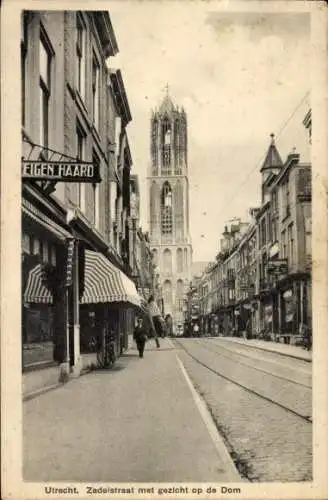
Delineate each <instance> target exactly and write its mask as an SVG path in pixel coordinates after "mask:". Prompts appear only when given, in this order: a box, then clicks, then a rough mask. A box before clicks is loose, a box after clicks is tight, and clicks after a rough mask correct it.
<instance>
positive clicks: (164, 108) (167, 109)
mask: <svg viewBox="0 0 328 500" xmlns="http://www.w3.org/2000/svg"><path fill="white" fill-rule="evenodd" d="M173 111H174V104H173V102H172V99H171V97H170V95H169V87H168V85H167V86H166V95H165V97H164V99H163V101H162V104H161V105H160V107H159V112H160V113H162V114H164V113H172V112H173Z"/></svg>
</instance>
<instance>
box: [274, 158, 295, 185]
mask: <svg viewBox="0 0 328 500" xmlns="http://www.w3.org/2000/svg"><path fill="white" fill-rule="evenodd" d="M299 159H300V155H299V154H298V153H291V154H289V155H288V157H287V160H286V163H285V165H284V167H283V169H282V170H281V172H280V173H279V174H278V175H277V177H276V180H275V185H276V186H278V185H279V184H280V182H281V181H282V180H283V179H284V177H286V175H287V173H288V172H289V170H290V169H291V167H292V166H293V165H295V164H298V163H299Z"/></svg>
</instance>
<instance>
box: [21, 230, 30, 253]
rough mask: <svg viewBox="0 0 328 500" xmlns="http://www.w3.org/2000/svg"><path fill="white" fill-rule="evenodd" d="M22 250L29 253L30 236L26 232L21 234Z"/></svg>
mask: <svg viewBox="0 0 328 500" xmlns="http://www.w3.org/2000/svg"><path fill="white" fill-rule="evenodd" d="M22 250H23V252H25V253H28V254H30V253H31V237H30V235H29V234H27V233H23V234H22Z"/></svg>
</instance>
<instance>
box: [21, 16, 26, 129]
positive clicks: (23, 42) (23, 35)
mask: <svg viewBox="0 0 328 500" xmlns="http://www.w3.org/2000/svg"><path fill="white" fill-rule="evenodd" d="M26 58H27V13H26V12H23V13H22V17H21V84H22V88H21V92H22V95H21V102H22V125H23V126H25V120H26V98H25V88H26Z"/></svg>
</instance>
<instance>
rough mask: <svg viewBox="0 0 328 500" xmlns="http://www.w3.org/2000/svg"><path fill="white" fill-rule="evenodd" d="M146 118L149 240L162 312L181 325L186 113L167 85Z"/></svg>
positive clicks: (186, 262)
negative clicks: (160, 294) (162, 306)
mask: <svg viewBox="0 0 328 500" xmlns="http://www.w3.org/2000/svg"><path fill="white" fill-rule="evenodd" d="M165 90H166V92H165V96H164V98H163V99H162V102H161V103H160V105H159V108H158V109H157V110H155V111H154V112H153V113H152V116H151V123H150V130H151V134H150V167H149V168H150V171H149V177H148V179H149V201H150V204H149V215H150V241H151V245H152V249H153V255H154V260H155V264H156V265H157V266H158V268H159V272H160V278H161V281H162V285H163V292H164V309H165V314H171V315H172V317H173V322H174V324H175V325H176V326H177V325H178V324H183V306H184V302H183V301H184V294H185V292H186V289H187V287H188V286H189V282H190V278H191V260H192V248H191V241H190V235H189V185H188V163H187V161H188V155H187V152H188V151H187V148H188V143H187V115H186V113H185V111H184V110H180V109H179V108H178V107H177V106H175V105H174V103H173V101H172V99H171V97H170V94H169V87H168V84H167V85H166V87H165Z"/></svg>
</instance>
